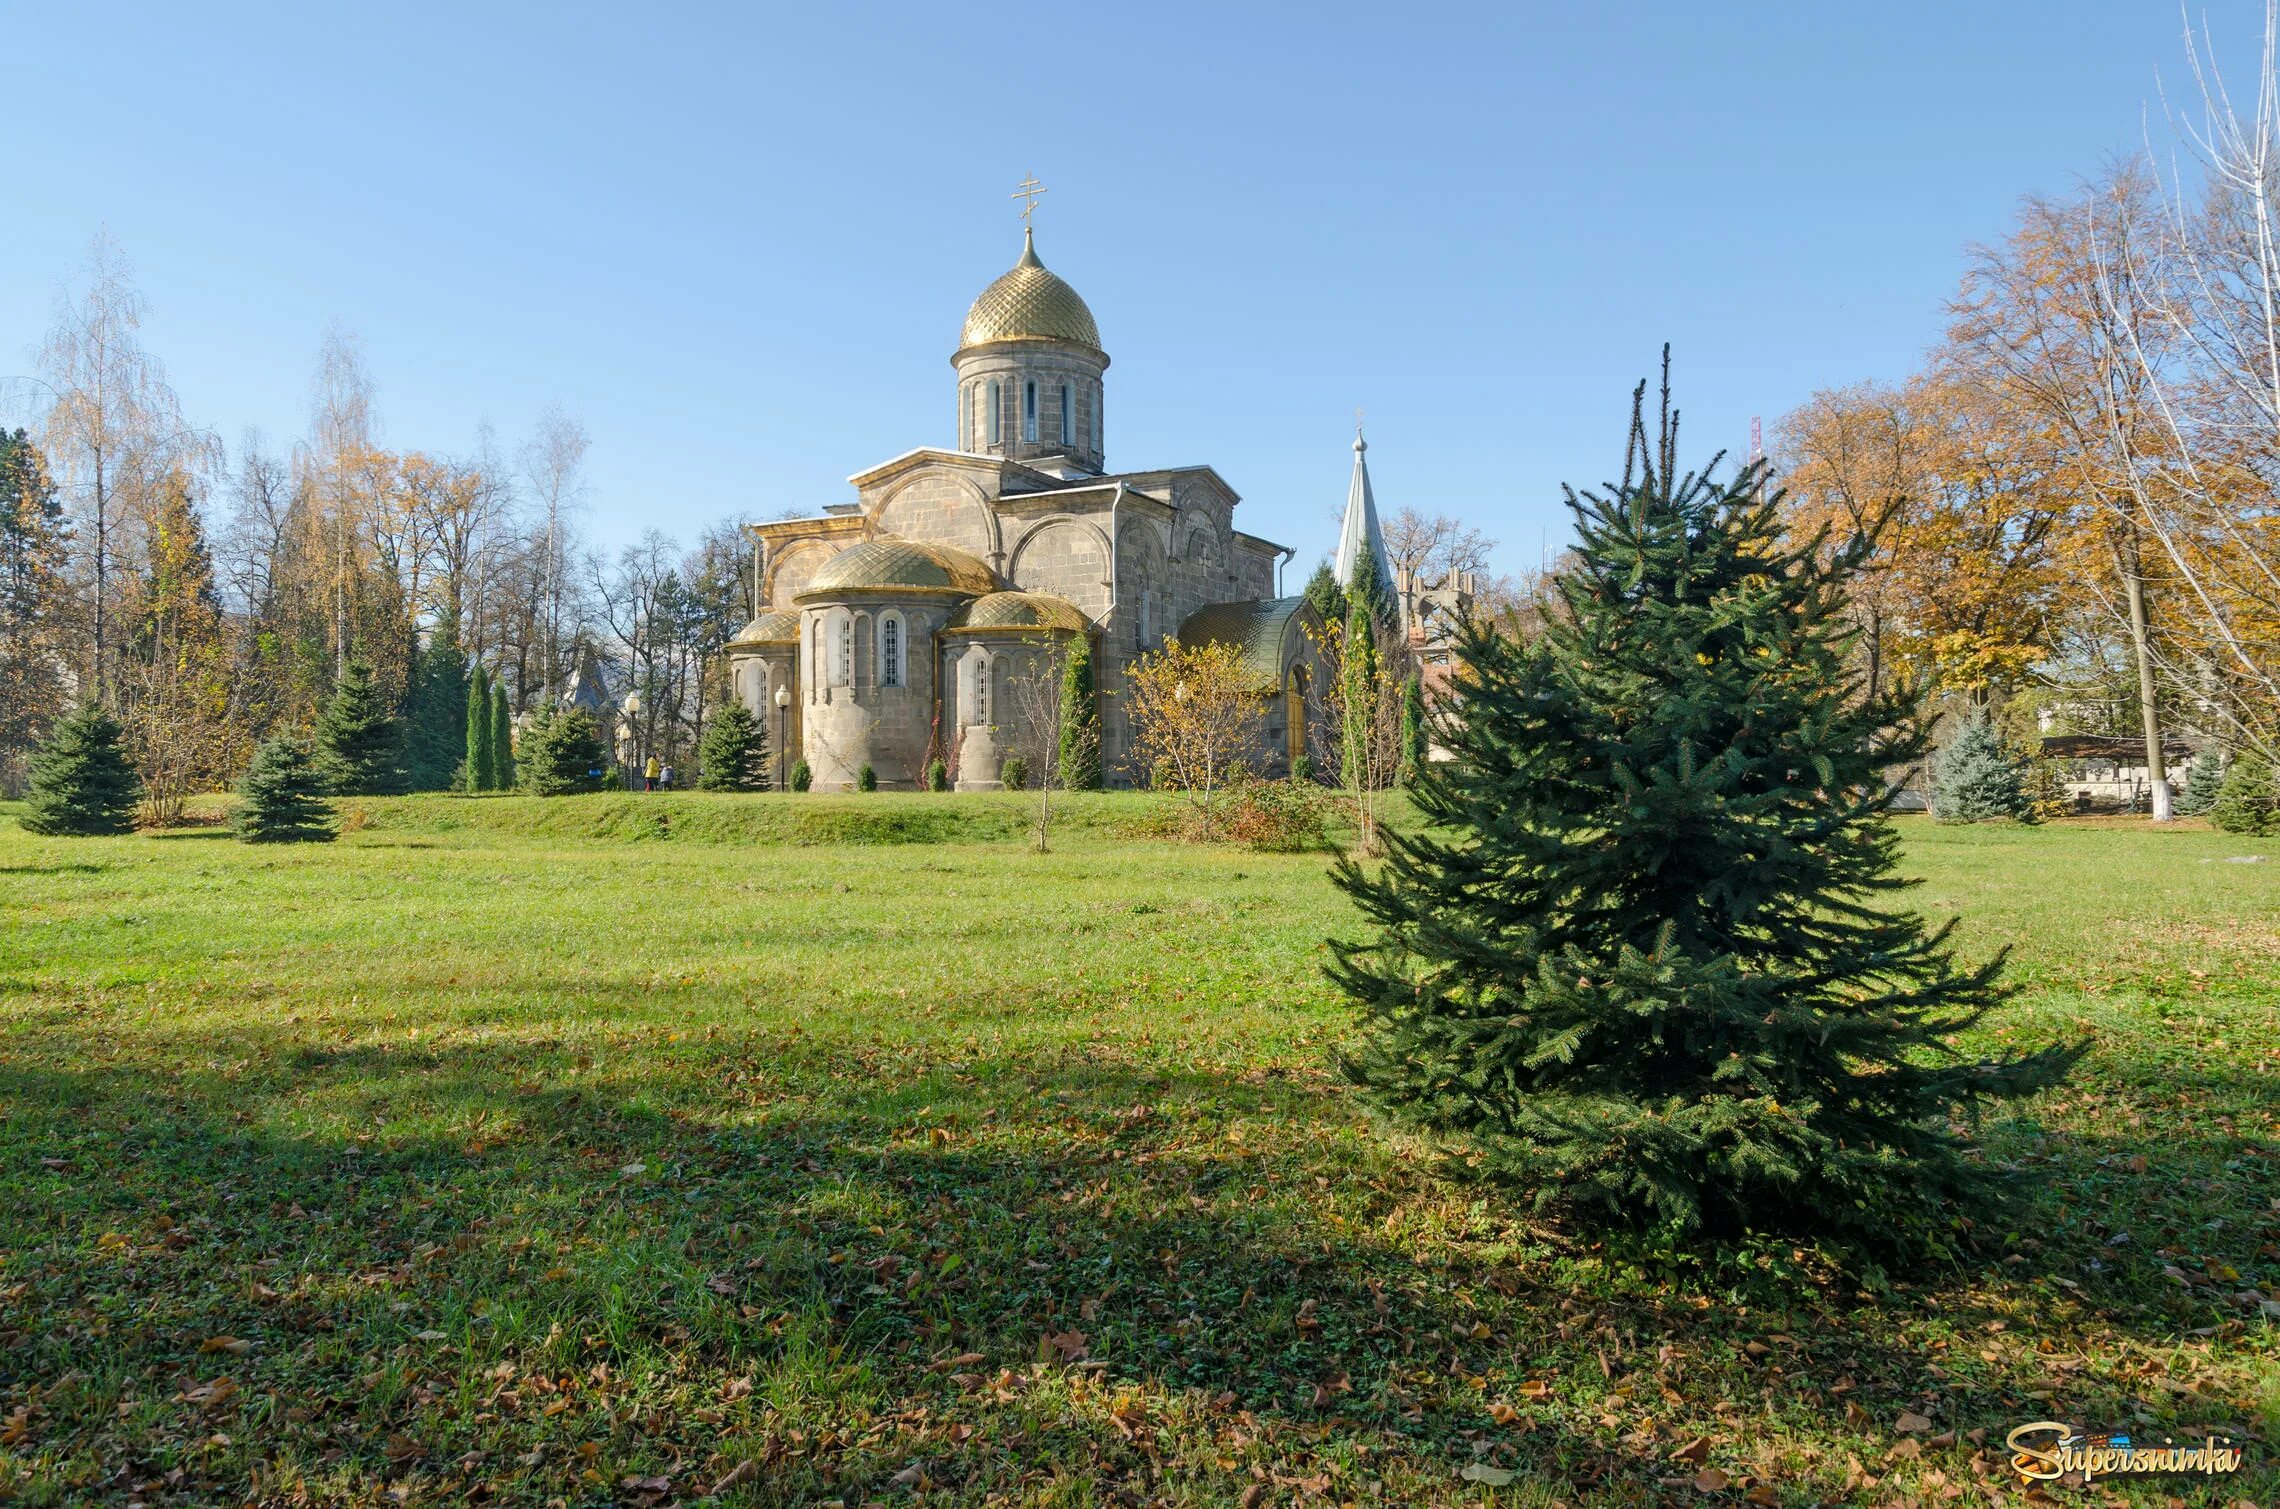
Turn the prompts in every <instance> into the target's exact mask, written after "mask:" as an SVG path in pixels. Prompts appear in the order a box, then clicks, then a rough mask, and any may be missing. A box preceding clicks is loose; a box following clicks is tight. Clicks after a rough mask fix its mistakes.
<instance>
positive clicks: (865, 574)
mask: <svg viewBox="0 0 2280 1509" xmlns="http://www.w3.org/2000/svg"><path fill="white" fill-rule="evenodd" d="M882 590H884V591H888V592H941V593H954V594H963V595H965V596H969V597H979V596H981V595H983V594H984V593H988V592H994V591H996V590H997V575H996V573H994V572H992V571H991V570H990V568H989V567H987V566H985V565H983V564H982V563H981V562H980V561H978V560H976V559H974V558H973V557H972V556H970V555H968V554H966V552H965V551H963V550H953V549H951V548H950V547H949V546H947V545H921V544H919V543H918V542H917V541H916V540H866V541H865V542H864V543H862V544H860V545H852V546H849V547H848V548H847V549H845V550H842V551H840V552H839V554H837V555H835V556H833V557H832V558H831V559H830V560H828V561H826V562H824V564H823V569H822V570H821V571H818V572H817V573H816V574H815V577H814V579H813V580H812V581H810V582H809V583H808V584H807V588H806V590H805V591H803V592H801V593H800V595H799V601H801V602H803V603H804V602H807V601H809V600H810V599H811V598H818V597H847V596H860V595H861V594H863V593H866V592H877V591H882Z"/></svg>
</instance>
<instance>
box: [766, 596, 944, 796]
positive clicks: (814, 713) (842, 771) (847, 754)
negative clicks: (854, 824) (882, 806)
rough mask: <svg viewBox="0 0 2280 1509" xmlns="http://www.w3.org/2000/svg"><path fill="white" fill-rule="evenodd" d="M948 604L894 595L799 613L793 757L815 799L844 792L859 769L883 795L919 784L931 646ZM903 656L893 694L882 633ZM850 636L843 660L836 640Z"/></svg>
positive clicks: (927, 732)
mask: <svg viewBox="0 0 2280 1509" xmlns="http://www.w3.org/2000/svg"><path fill="white" fill-rule="evenodd" d="M954 605H955V600H954V599H949V598H924V597H913V596H909V595H905V594H897V595H894V596H892V597H884V596H882V597H854V596H851V597H848V598H844V599H835V600H833V601H830V602H823V603H812V602H811V603H806V604H803V605H802V606H801V612H800V685H801V702H802V705H803V708H804V712H805V717H804V725H805V726H804V728H803V730H802V735H801V748H802V751H803V753H804V754H805V756H806V759H807V762H808V768H809V770H810V772H811V774H812V777H813V780H814V783H815V789H817V790H819V791H847V790H852V789H853V788H854V785H855V780H856V775H857V773H858V772H859V771H860V770H861V769H862V767H863V766H864V765H866V764H868V765H869V766H870V767H871V769H872V772H873V774H875V775H876V776H877V777H878V779H879V785H880V786H881V787H882V788H889V789H899V790H915V789H918V788H919V787H921V786H923V785H924V784H925V776H926V751H927V744H928V740H929V738H930V737H931V735H932V733H933V728H934V698H935V686H934V677H935V655H934V636H935V635H936V634H937V633H939V632H940V631H941V629H942V626H943V624H944V623H945V622H946V621H947V620H948V618H949V615H950V612H951V609H952V608H953V606H954ZM890 619H892V620H894V621H895V622H896V624H897V625H898V629H897V638H898V639H899V641H900V644H901V647H902V654H901V666H900V676H899V678H897V679H898V680H899V682H900V684H899V685H897V684H891V683H890V682H889V680H888V678H887V676H886V675H885V669H886V666H885V661H884V658H883V656H882V654H881V649H882V639H883V630H884V628H885V626H886V624H887V622H888V621H889V620H890ZM843 633H846V634H851V635H852V644H851V646H850V647H849V648H848V649H847V650H845V651H842V649H841V641H840V639H839V637H838V636H840V635H841V634H843Z"/></svg>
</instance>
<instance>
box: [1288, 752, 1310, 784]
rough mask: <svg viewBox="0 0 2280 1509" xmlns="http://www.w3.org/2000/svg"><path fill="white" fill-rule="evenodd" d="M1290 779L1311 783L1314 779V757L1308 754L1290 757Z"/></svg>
mask: <svg viewBox="0 0 2280 1509" xmlns="http://www.w3.org/2000/svg"><path fill="white" fill-rule="evenodd" d="M1290 778H1291V779H1292V780H1294V781H1312V780H1313V779H1314V756H1312V755H1310V754H1295V755H1292V756H1291V757H1290Z"/></svg>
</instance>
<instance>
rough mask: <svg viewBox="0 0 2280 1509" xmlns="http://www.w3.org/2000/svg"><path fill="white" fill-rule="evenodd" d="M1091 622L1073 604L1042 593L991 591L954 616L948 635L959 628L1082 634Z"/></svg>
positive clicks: (946, 628)
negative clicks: (1062, 631) (1032, 630)
mask: <svg viewBox="0 0 2280 1509" xmlns="http://www.w3.org/2000/svg"><path fill="white" fill-rule="evenodd" d="M1091 627H1092V620H1090V619H1088V618H1086V617H1085V616H1084V614H1083V613H1081V612H1079V611H1078V610H1077V608H1076V607H1075V606H1074V605H1073V604H1070V603H1065V602H1063V601H1061V599H1059V598H1057V597H1047V596H1046V595H1044V594H1043V593H1041V592H992V593H991V594H990V595H989V596H987V597H977V598H975V599H974V600H973V601H972V602H970V603H968V604H966V606H965V607H963V608H960V609H959V610H958V611H957V612H956V613H955V614H953V615H952V616H951V619H950V622H949V624H948V625H947V626H946V627H945V628H944V631H943V632H945V633H952V634H954V633H956V632H957V631H959V630H960V629H1067V630H1069V631H1070V632H1072V633H1079V634H1081V633H1083V632H1084V631H1085V630H1087V629H1090V628H1091Z"/></svg>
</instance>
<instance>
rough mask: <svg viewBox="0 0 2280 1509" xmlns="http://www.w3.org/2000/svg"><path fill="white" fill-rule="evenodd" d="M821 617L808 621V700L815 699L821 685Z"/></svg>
mask: <svg viewBox="0 0 2280 1509" xmlns="http://www.w3.org/2000/svg"><path fill="white" fill-rule="evenodd" d="M823 673H824V659H823V619H822V618H821V617H820V616H819V617H816V618H813V619H810V620H809V621H808V663H807V685H808V700H809V701H810V702H813V701H814V700H815V695H816V688H818V687H820V686H822V685H823Z"/></svg>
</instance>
